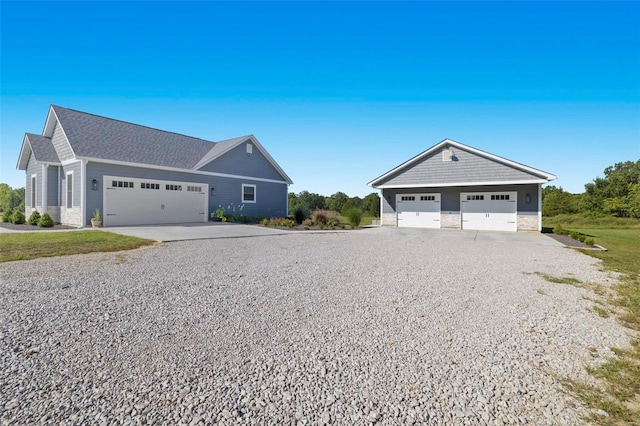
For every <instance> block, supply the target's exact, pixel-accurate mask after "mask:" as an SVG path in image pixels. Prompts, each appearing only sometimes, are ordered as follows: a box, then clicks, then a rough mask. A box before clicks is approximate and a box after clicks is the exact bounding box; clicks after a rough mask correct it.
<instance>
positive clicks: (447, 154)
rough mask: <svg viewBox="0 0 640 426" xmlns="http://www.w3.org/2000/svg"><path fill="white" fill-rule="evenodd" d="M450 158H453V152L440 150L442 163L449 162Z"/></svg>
mask: <svg viewBox="0 0 640 426" xmlns="http://www.w3.org/2000/svg"><path fill="white" fill-rule="evenodd" d="M451 157H453V151H452V150H450V149H443V150H442V161H451Z"/></svg>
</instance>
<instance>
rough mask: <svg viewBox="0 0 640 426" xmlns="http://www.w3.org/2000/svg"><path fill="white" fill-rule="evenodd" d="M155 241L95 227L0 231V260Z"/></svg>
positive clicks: (127, 247) (128, 246)
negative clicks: (19, 231) (15, 231)
mask: <svg viewBox="0 0 640 426" xmlns="http://www.w3.org/2000/svg"><path fill="white" fill-rule="evenodd" d="M154 243H155V241H151V240H144V239H141V238H136V237H128V236H124V235H118V234H113V233H111V232H104V231H98V230H90V231H89V230H87V231H69V232H44V231H40V232H25V233H7V234H0V262H8V261H12V260H29V259H36V258H38V257H51V256H66V255H70V254H82V253H93V252H104V251H119V250H131V249H134V248H138V247H142V246H147V245H150V244H154Z"/></svg>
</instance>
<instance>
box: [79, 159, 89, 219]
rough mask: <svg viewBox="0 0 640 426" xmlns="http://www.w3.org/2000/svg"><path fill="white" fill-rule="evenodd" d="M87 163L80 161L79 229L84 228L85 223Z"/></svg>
mask: <svg viewBox="0 0 640 426" xmlns="http://www.w3.org/2000/svg"><path fill="white" fill-rule="evenodd" d="M87 163H88V161H87V160H80V228H84V227H85V223H86V221H87V216H86V213H87V197H86V195H87V183H86V174H87Z"/></svg>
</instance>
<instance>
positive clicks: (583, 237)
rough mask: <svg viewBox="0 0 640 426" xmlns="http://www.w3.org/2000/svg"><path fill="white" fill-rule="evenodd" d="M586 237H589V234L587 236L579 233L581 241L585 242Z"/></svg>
mask: <svg viewBox="0 0 640 426" xmlns="http://www.w3.org/2000/svg"><path fill="white" fill-rule="evenodd" d="M586 238H587V236H586V235H584V234H579V235H578V240H579V241H581V242H583V243H584V240H585V239H586Z"/></svg>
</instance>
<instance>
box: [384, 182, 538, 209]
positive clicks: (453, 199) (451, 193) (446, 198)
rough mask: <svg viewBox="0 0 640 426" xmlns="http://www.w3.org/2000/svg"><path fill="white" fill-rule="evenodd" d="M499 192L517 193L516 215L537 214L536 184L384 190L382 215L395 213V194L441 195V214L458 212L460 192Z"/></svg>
mask: <svg viewBox="0 0 640 426" xmlns="http://www.w3.org/2000/svg"><path fill="white" fill-rule="evenodd" d="M500 191H516V192H517V193H518V201H517V203H518V206H517V208H518V213H525V212H527V213H537V212H538V184H537V183H536V184H527V185H499V186H498V185H494V186H456V187H446V188H428V187H425V188H402V189H384V190H383V191H382V194H383V197H382V198H383V202H382V209H383V211H382V212H383V213H395V212H396V206H395V203H396V194H417V193H420V192H439V193H440V194H442V195H441V207H440V209H441V211H442V212H443V213H445V212H446V213H459V212H460V193H461V192H500ZM527 194H529V196H530V198H531V202H530V203H527V202H526V195H527Z"/></svg>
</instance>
